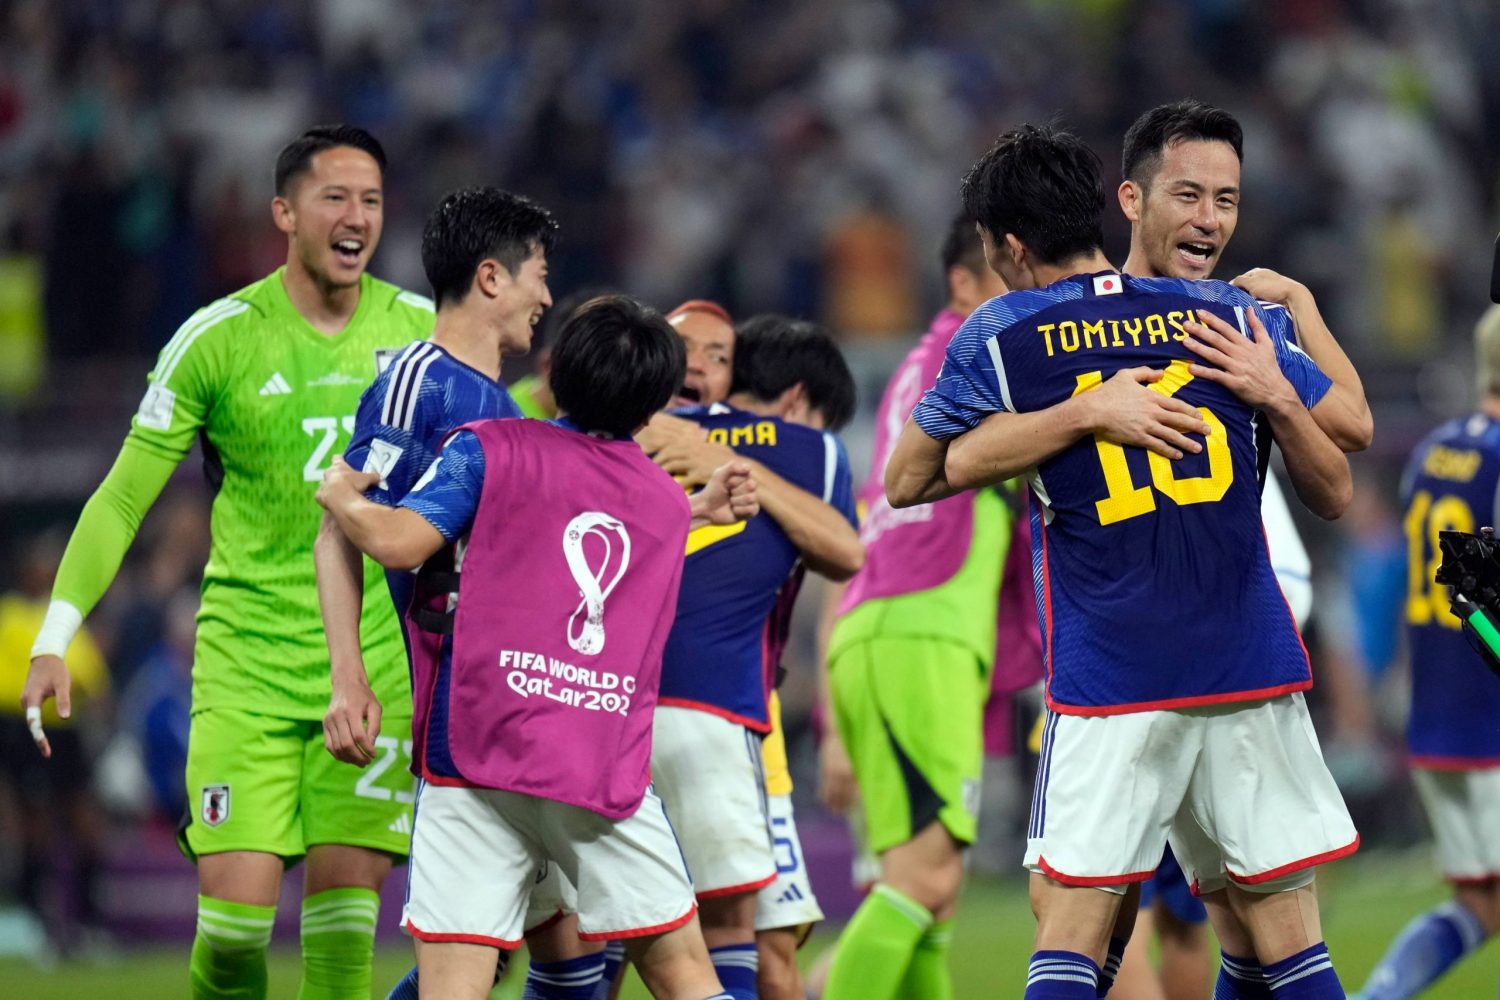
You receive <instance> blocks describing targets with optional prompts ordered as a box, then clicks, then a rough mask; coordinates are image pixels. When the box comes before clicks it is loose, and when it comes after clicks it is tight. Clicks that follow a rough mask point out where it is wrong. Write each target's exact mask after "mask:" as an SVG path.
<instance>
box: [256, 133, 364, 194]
mask: <svg viewBox="0 0 1500 1000" xmlns="http://www.w3.org/2000/svg"><path fill="white" fill-rule="evenodd" d="M339 146H349V147H351V148H353V149H360V150H364V151H365V152H366V153H369V154H370V156H371V157H372V158H373V159H374V160H375V162H376V164H378V165H379V166H380V173H381V174H382V175H384V174H385V147H384V146H382V145H380V141H379V140H378V139H376V138H375V137H374V136H373V135H371V134H370V133H368V132H366V131H365V130H364V129H362V128H360V127H359V126H358V125H314V126H313V127H312V128H310V129H308V130H307V131H306V132H303V133H302V134H301V135H299V136H297V138H295V139H293V140H292V141H291V142H289V143H287V144H286V145H285V146H284V147H282V150H281V152H280V153H278V154H277V156H276V176H275V181H276V195H277V197H285V196H286V193H287V189H288V188H289V187H290V186H291V183H292V180H293V178H295V177H299V176H301V175H302V174H305V173H307V171H308V170H309V169H311V167H312V158H313V157H314V156H317V155H318V154H319V153H321V152H323V151H324V150H325V149H335V148H337V147H339Z"/></svg>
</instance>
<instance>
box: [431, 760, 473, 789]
mask: <svg viewBox="0 0 1500 1000" xmlns="http://www.w3.org/2000/svg"><path fill="white" fill-rule="evenodd" d="M422 780H423V781H425V782H427V783H428V784H429V785H438V786H441V787H443V788H483V787H484V786H483V785H476V784H474V783H473V782H472V781H466V780H464V779H463V778H450V777H449V776H447V775H445V774H433V773H432V771H430V770H429V769H428V767H427V761H425V760H424V761H422Z"/></svg>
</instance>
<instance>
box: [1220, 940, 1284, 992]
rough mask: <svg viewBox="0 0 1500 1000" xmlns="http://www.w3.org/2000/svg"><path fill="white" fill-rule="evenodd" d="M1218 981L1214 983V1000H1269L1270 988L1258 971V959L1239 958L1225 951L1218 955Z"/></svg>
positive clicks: (1263, 975) (1252, 957)
mask: <svg viewBox="0 0 1500 1000" xmlns="http://www.w3.org/2000/svg"><path fill="white" fill-rule="evenodd" d="M1219 957H1220V959H1221V961H1220V964H1219V979H1218V982H1216V983H1214V1000H1271V987H1269V986H1267V985H1266V977H1265V974H1264V973H1262V972H1261V971H1260V959H1258V958H1255V957H1254V956H1251V957H1250V958H1240V957H1239V956H1237V955H1231V954H1229V953H1228V952H1227V951H1226V952H1221V953H1220V955H1219Z"/></svg>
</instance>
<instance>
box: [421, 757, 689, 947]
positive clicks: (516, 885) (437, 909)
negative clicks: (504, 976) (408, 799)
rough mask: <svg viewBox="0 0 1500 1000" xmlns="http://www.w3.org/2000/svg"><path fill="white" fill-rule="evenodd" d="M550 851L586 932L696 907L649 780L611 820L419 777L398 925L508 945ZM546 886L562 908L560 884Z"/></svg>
mask: <svg viewBox="0 0 1500 1000" xmlns="http://www.w3.org/2000/svg"><path fill="white" fill-rule="evenodd" d="M549 861H550V862H552V863H553V864H554V865H555V866H556V867H558V868H560V869H561V875H562V876H564V877H565V878H566V879H567V881H568V882H569V883H571V885H572V886H573V887H576V891H577V900H576V902H577V912H578V926H579V936H580V937H583V938H585V939H588V940H613V939H616V938H630V937H645V936H648V935H653V934H664V933H666V932H667V931H670V930H674V929H676V928H677V927H680V926H682V925H683V924H685V923H687V922H688V921H689V920H691V919H692V917H693V914H694V913H695V912H697V904H696V902H695V901H694V899H693V891H692V885H691V883H690V882H689V881H688V876H687V868H686V865H685V864H684V862H683V859H682V851H681V849H680V848H679V847H678V846H677V838H676V836H675V835H674V834H673V833H672V825H671V823H669V822H668V821H667V815H666V812H665V811H664V810H663V809H662V805H661V800H660V799H658V798H657V797H656V795H655V794H654V793H653V792H652V791H651V790H650V789H647V791H646V796H645V798H644V799H643V800H642V801H641V805H640V808H639V809H637V810H636V811H635V813H634V814H632V815H631V816H629V817H627V818H626V819H622V820H611V819H606V818H605V817H603V816H600V815H599V814H597V813H593V812H590V811H589V810H587V809H581V808H579V807H578V806H571V805H566V804H564V803H561V802H553V801H551V800H549V799H542V798H537V797H536V796H532V795H522V794H519V793H517V792H503V791H499V790H496V789H491V788H462V787H450V786H444V785H434V784H431V783H430V782H422V783H421V785H420V787H419V789H418V792H417V806H416V821H415V822H414V823H413V825H412V853H411V858H410V863H409V867H408V871H407V890H406V908H405V910H404V912H403V913H402V917H401V926H402V927H403V928H404V929H405V930H406V931H407V932H408V933H409V934H411V935H412V936H413V937H416V938H419V939H420V940H423V941H461V942H467V943H470V944H486V945H490V946H491V947H494V948H502V949H506V950H510V949H513V948H516V947H517V946H519V945H520V943H521V935H522V932H523V931H524V930H525V929H526V927H527V925H528V922H529V919H528V908H529V906H528V904H529V898H530V896H531V893H532V890H533V887H534V886H536V884H537V880H538V876H539V874H540V873H542V868H543V863H544V862H549ZM549 867H550V866H549ZM544 891H546V890H545V889H544ZM555 892H556V893H557V895H556V897H555V898H556V899H560V900H563V901H564V902H563V903H562V904H561V905H564V906H565V905H566V889H563V888H561V887H559V888H558V889H556V890H555ZM549 907H550V908H551V909H553V910H554V911H555V910H556V909H557V908H558V904H555V903H554V902H553V901H552V900H548V902H547V903H545V904H544V906H543V908H544V909H546V908H549ZM539 916H540V917H541V919H540V920H539V921H538V922H539V923H544V922H545V920H546V919H547V918H546V917H545V916H544V915H540V914H532V917H531V918H530V919H537V918H538V917H539Z"/></svg>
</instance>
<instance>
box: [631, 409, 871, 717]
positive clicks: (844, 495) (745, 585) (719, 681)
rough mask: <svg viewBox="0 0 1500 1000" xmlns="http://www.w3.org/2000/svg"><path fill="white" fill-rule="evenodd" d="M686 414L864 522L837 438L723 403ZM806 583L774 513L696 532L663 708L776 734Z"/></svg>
mask: <svg viewBox="0 0 1500 1000" xmlns="http://www.w3.org/2000/svg"><path fill="white" fill-rule="evenodd" d="M677 416H681V417H685V418H687V419H689V420H693V421H696V422H697V423H698V424H700V425H701V426H703V427H704V428H705V429H706V430H707V431H708V434H709V438H710V440H713V441H718V442H720V443H722V444H727V445H728V446H729V447H731V448H733V449H734V450H735V451H736V452H738V453H739V454H741V455H744V456H745V457H746V458H752V459H754V460H755V461H757V462H760V463H761V464H762V465H764V466H766V468H768V469H770V470H771V471H772V472H774V473H776V474H777V475H778V476H780V477H781V478H783V479H785V480H787V481H788V482H789V483H791V484H792V485H793V486H796V487H799V488H800V489H803V490H806V491H807V492H808V493H811V494H812V495H813V496H816V497H819V498H820V499H822V500H824V501H825V502H827V503H829V504H832V505H833V506H834V507H835V508H836V509H838V510H839V511H840V512H841V513H842V514H843V515H844V516H845V517H846V518H848V519H849V523H850V524H854V523H855V514H854V491H853V487H852V485H851V476H850V473H849V460H848V458H847V457H846V456H845V454H844V448H843V445H841V444H840V443H839V440H838V438H836V437H834V436H833V435H832V434H827V433H824V432H822V431H818V430H814V429H812V428H810V427H804V426H801V425H799V424H789V423H786V422H785V421H782V420H778V419H776V418H774V417H763V416H758V415H756V414H754V413H748V412H746V411H744V410H736V409H733V408H731V407H728V406H724V405H723V404H716V405H714V406H710V407H692V408H689V409H686V410H682V411H678V413H677ZM801 582H802V567H801V564H800V554H799V553H798V551H797V547H796V546H795V545H793V544H792V541H791V539H789V538H788V537H787V536H786V533H785V532H784V531H782V530H781V527H780V525H778V524H777V523H776V521H775V519H773V518H772V517H771V516H770V515H769V514H766V513H764V512H762V513H761V514H760V515H759V516H757V517H753V518H751V519H750V520H749V521H743V522H741V523H739V524H733V525H727V526H718V525H710V526H708V527H705V528H699V529H698V530H696V531H694V532H693V533H692V534H690V535H689V536H688V543H687V563H686V565H685V566H684V567H683V571H682V587H681V589H680V590H679V591H678V597H677V617H676V620H675V621H674V622H673V625H672V631H671V633H670V634H669V635H668V637H667V646H666V650H665V652H664V653H663V657H662V671H661V700H660V704H663V705H677V706H679V707H686V708H695V709H699V710H702V711H706V712H712V713H714V714H715V715H720V716H723V717H725V718H727V719H730V720H731V721H734V722H738V723H740V724H741V725H745V726H748V727H750V728H751V729H754V730H756V731H757V732H762V733H763V732H767V731H768V730H769V729H770V723H769V718H768V716H767V712H766V697H767V695H768V693H769V692H770V689H771V686H772V684H773V683H774V680H775V674H776V668H777V667H778V666H779V664H780V661H781V652H782V649H783V648H784V647H785V645H786V636H787V630H788V627H789V625H790V615H791V607H792V604H793V602H794V601H795V600H796V597H797V590H798V588H799V587H800V586H801Z"/></svg>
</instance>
